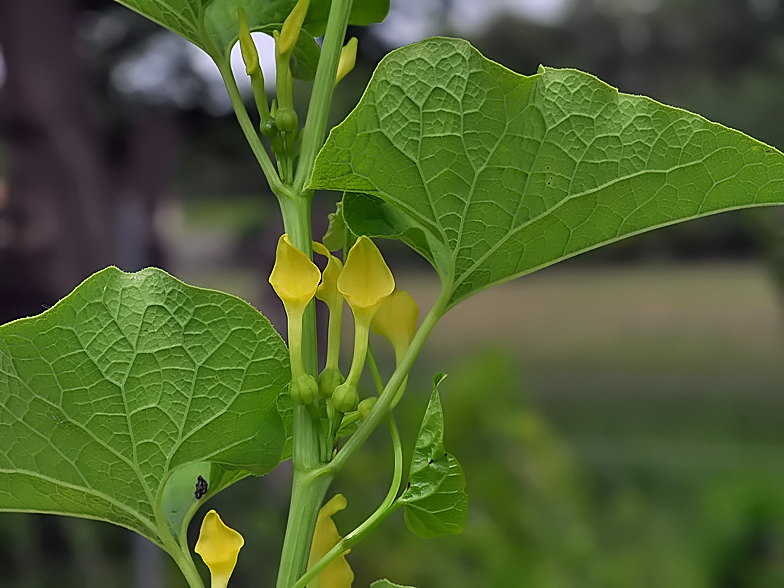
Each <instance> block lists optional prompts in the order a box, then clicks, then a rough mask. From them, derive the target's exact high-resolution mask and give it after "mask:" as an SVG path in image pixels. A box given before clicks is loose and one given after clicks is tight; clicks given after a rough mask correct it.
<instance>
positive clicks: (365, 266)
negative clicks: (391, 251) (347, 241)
mask: <svg viewBox="0 0 784 588" xmlns="http://www.w3.org/2000/svg"><path fill="white" fill-rule="evenodd" d="M338 290H339V291H340V293H341V294H342V295H343V297H344V298H345V299H346V301H347V302H348V304H349V306H350V307H351V309H352V310H353V311H354V312H355V313H356V311H358V310H359V311H367V312H373V311H375V310H376V309H377V308H378V307H379V306H380V305H381V303H382V302H383V301H384V300H385V299H386V297H387V296H389V295H390V294H392V292H393V291H394V290H395V278H394V277H393V276H392V272H391V271H389V267H387V264H386V262H385V261H384V258H383V257H382V256H381V252H380V251H379V250H378V248H377V247H376V245H375V244H374V243H373V241H371V240H370V239H368V238H367V237H365V236H362V237H360V238H359V239H357V242H356V243H354V246H353V247H352V248H351V250H350V251H349V252H348V257H347V258H346V264H345V265H344V266H343V271H342V272H341V273H340V277H339V278H338Z"/></svg>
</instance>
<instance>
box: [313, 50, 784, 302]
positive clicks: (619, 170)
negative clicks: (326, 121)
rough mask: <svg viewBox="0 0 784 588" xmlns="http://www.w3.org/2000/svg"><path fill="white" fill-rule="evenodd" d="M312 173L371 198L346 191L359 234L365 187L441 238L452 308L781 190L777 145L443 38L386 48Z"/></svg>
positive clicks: (320, 183)
mask: <svg viewBox="0 0 784 588" xmlns="http://www.w3.org/2000/svg"><path fill="white" fill-rule="evenodd" d="M311 186H312V187H314V188H320V189H330V190H342V191H353V192H361V193H365V194H368V195H371V196H373V197H374V198H372V199H365V200H363V201H360V200H358V199H356V198H354V199H349V200H347V202H346V203H345V207H344V211H343V212H344V216H345V218H346V219H348V221H349V227H350V228H351V229H352V231H354V232H356V233H359V234H369V235H371V236H372V235H373V234H374V233H373V230H374V229H373V227H371V226H369V224H368V223H369V222H370V220H367V221H366V220H365V219H366V218H367V219H371V220H372V219H374V218H376V217H378V216H379V215H380V214H381V213H371V212H369V211H368V210H367V208H368V206H369V205H370V204H372V202H373V200H374V199H375V201H376V202H386V203H388V204H390V205H392V206H394V207H395V208H396V209H397V210H398V211H399V212H400V213H401V214H404V215H405V216H406V217H407V223H408V224H410V225H412V226H416V227H418V228H419V229H420V230H421V231H422V232H424V233H425V234H426V235H427V239H426V241H427V242H436V243H438V244H440V246H441V247H443V249H444V250H445V251H446V253H447V256H448V260H449V267H448V271H447V272H446V274H447V275H446V276H445V285H446V287H447V288H449V290H450V293H451V298H450V300H449V305H450V306H452V305H454V304H456V303H457V302H458V301H460V300H462V299H464V298H466V297H468V296H470V295H471V294H474V293H475V292H477V291H479V290H482V289H484V288H487V287H489V286H491V285H493V284H498V283H501V282H504V281H506V280H509V279H511V278H514V277H517V276H521V275H524V274H527V273H530V272H532V271H534V270H536V269H539V268H541V267H544V266H546V265H550V264H552V263H555V262H557V261H560V260H562V259H565V258H567V257H570V256H573V255H576V254H578V253H580V252H583V251H587V250H589V249H593V248H595V247H599V246H601V245H604V244H607V243H611V242H613V241H617V240H619V239H622V238H624V237H628V236H630V235H634V234H636V233H640V232H643V231H647V230H650V229H653V228H656V227H661V226H664V225H669V224H672V223H676V222H680V221H685V220H689V219H693V218H697V217H699V216H703V215H707V214H711V213H716V212H720V211H724V210H732V209H737V208H743V207H748V206H758V205H763V204H774V203H782V202H784V155H782V153H781V152H779V151H778V150H776V149H774V148H772V147H769V146H767V145H764V144H763V143H760V142H758V141H755V140H754V139H752V138H750V137H748V136H746V135H744V134H743V133H740V132H738V131H733V130H731V129H728V128H726V127H723V126H721V125H718V124H715V123H711V122H709V121H707V120H705V119H704V118H702V117H700V116H697V115H694V114H691V113H689V112H686V111H683V110H680V109H677V108H671V107H668V106H664V105H662V104H659V103H657V102H655V101H653V100H651V99H649V98H645V97H641V96H629V95H625V94H620V93H618V91H617V90H616V89H614V88H612V87H610V86H608V85H607V84H605V83H603V82H601V81H600V80H597V79H596V78H594V77H592V76H590V75H588V74H585V73H581V72H578V71H574V70H555V69H550V68H546V69H545V68H540V71H539V73H537V74H536V75H533V76H521V75H518V74H516V73H514V72H511V71H509V70H508V69H505V68H504V67H503V66H501V65H498V64H497V63H493V62H491V61H489V60H487V59H485V58H484V57H482V55H481V54H480V53H479V52H477V51H476V50H475V49H474V48H473V47H471V46H470V45H469V44H468V43H466V42H465V41H461V40H456V39H443V38H437V39H428V40H426V41H423V42H421V43H417V44H415V45H410V46H407V47H403V48H401V49H398V50H397V51H394V52H392V53H390V54H389V55H387V56H386V57H385V58H384V60H383V61H382V62H381V64H379V66H378V69H377V70H376V72H375V74H374V75H373V79H372V80H371V82H370V85H369V86H368V88H367V91H366V92H365V94H364V96H363V97H362V99H361V101H360V103H359V105H358V106H357V108H356V109H355V110H354V111H353V112H352V113H351V114H350V115H349V116H348V118H347V119H346V120H345V121H344V122H343V123H341V124H340V125H339V126H338V127H336V128H335V129H333V130H332V133H331V134H330V136H329V139H328V141H327V143H326V145H325V146H324V148H323V149H322V151H321V153H320V154H319V156H318V159H317V161H316V168H315V171H314V174H313V178H312V182H311ZM357 202H360V203H361V204H362V206H364V207H365V210H364V211H363V212H362V214H361V215H360V214H354V213H352V211H351V210H350V208H351V206H352V203H353V204H354V205H356V204H357ZM379 206H381V205H379ZM351 219H354V220H353V222H352V221H351ZM409 233H410V231H409ZM420 241H421V240H420ZM442 273H443V271H442Z"/></svg>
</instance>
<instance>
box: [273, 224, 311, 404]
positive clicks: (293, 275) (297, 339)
mask: <svg viewBox="0 0 784 588" xmlns="http://www.w3.org/2000/svg"><path fill="white" fill-rule="evenodd" d="M320 279H321V272H320V271H319V268H318V267H316V264H315V263H313V262H312V261H311V260H310V259H309V258H308V256H307V255H305V254H304V253H302V251H300V250H299V249H297V248H296V247H294V245H292V244H291V241H290V240H289V236H288V235H286V234H284V235H282V236H281V238H280V239H279V240H278V249H277V251H276V253H275V266H274V267H273V268H272V273H271V274H270V277H269V282H270V284H272V287H273V289H274V290H275V293H276V294H277V295H278V297H279V298H280V299H281V300H282V301H283V306H284V307H285V308H286V316H287V317H288V319H289V321H288V330H289V357H290V360H291V385H290V391H291V397H292V398H293V399H294V402H296V403H297V404H301V405H308V404H310V403H311V402H313V401H314V400H315V399H316V395H317V390H318V386H317V385H316V382H315V381H312V382H311V380H313V377H312V376H310V375H308V374H305V368H304V366H303V364H302V315H303V314H304V312H305V308H306V307H307V306H308V304H309V303H310V301H311V300H312V299H313V296H315V294H316V290H317V289H318V284H319V280H320Z"/></svg>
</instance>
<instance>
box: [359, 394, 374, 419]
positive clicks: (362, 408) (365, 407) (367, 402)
mask: <svg viewBox="0 0 784 588" xmlns="http://www.w3.org/2000/svg"><path fill="white" fill-rule="evenodd" d="M376 402H378V396H371V397H370V398H365V399H364V400H362V402H360V403H359V406H357V410H359V414H360V415H362V417H361V418H362V420H363V421H364V420H365V419H366V418H367V417H368V415H369V414H370V411H371V410H373V407H374V406H375V405H376Z"/></svg>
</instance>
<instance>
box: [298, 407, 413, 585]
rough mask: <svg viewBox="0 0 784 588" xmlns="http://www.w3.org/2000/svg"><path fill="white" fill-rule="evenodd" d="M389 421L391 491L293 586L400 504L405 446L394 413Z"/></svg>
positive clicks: (305, 581)
mask: <svg viewBox="0 0 784 588" xmlns="http://www.w3.org/2000/svg"><path fill="white" fill-rule="evenodd" d="M387 423H388V425H389V433H390V435H391V437H392V449H393V451H394V455H395V470H394V473H393V475H392V484H391V485H390V487H389V491H388V492H387V495H386V497H385V498H384V501H383V502H382V503H381V505H380V506H379V507H378V508H377V509H376V510H375V512H374V513H373V514H372V515H370V516H369V517H368V518H367V520H365V522H364V523H362V524H361V525H359V526H358V527H357V528H356V529H354V530H353V531H352V532H351V533H349V534H348V535H346V537H345V538H344V539H341V540H340V541H339V542H338V543H337V545H335V547H333V548H332V549H330V550H329V551H328V552H327V554H326V555H325V556H324V557H322V558H321V559H320V560H318V562H316V563H315V564H313V566H312V567H311V568H310V569H309V570H308V571H307V573H305V574H304V575H303V576H302V577H301V578H300V579H299V580H297V582H296V583H295V584H294V585H293V586H292V587H291V588H304V587H305V586H307V584H308V582H310V581H311V580H313V578H315V577H316V576H317V575H318V574H319V573H320V572H321V571H322V570H323V569H324V568H325V567H327V566H328V565H329V564H330V563H331V562H332V561H333V560H334V559H335V558H337V557H340V555H341V554H343V553H345V552H346V550H348V549H349V548H351V547H352V546H353V545H355V544H357V543H359V541H361V540H362V539H364V537H365V536H366V535H367V534H368V533H370V531H372V530H373V529H375V528H376V527H377V526H378V525H380V524H381V522H382V521H384V519H386V518H387V517H388V516H389V515H391V514H392V513H393V512H395V509H396V508H397V507H398V506H400V503H399V502H396V501H395V498H397V494H398V492H399V491H400V481H401V480H402V479H403V447H402V444H401V443H400V433H399V432H398V430H397V424H396V423H395V419H394V417H393V416H392V413H389V414H388V415H387Z"/></svg>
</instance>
